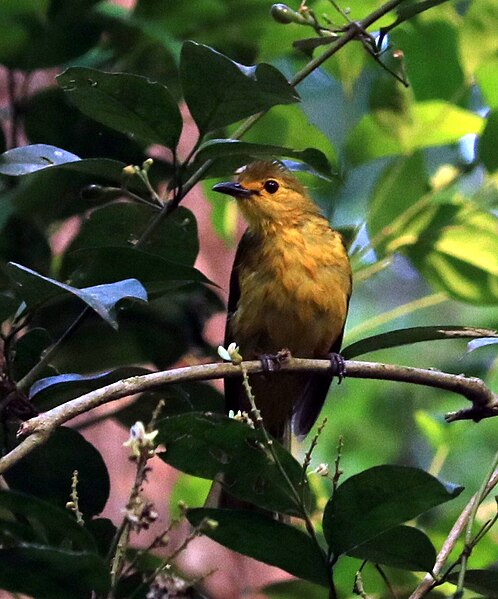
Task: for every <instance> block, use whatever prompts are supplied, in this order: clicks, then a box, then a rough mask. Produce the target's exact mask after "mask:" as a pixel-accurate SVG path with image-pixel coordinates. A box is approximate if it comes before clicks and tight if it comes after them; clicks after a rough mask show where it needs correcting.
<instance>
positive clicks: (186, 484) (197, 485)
mask: <svg viewBox="0 0 498 599" xmlns="http://www.w3.org/2000/svg"><path fill="white" fill-rule="evenodd" d="M210 488H211V482H210V481H208V480H206V479H205V478H199V477H197V476H190V475H189V474H185V473H183V472H181V473H180V476H179V477H178V478H177V479H176V482H175V486H174V487H173V490H172V492H171V494H170V496H169V514H170V518H180V517H181V516H182V509H181V508H180V507H179V502H180V501H181V502H182V503H183V504H184V505H188V506H196V505H203V504H204V501H205V500H206V497H207V495H208V493H209V489H210Z"/></svg>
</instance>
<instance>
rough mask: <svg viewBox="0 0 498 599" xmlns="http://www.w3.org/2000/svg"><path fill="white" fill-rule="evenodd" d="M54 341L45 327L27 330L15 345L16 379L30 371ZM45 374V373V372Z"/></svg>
mask: <svg viewBox="0 0 498 599" xmlns="http://www.w3.org/2000/svg"><path fill="white" fill-rule="evenodd" d="M52 342H53V340H52V338H51V337H50V335H49V334H48V332H47V331H46V330H45V329H41V328H38V327H36V328H34V329H30V330H29V331H27V333H26V334H25V335H23V336H22V337H20V338H19V339H18V340H17V341H16V343H15V345H14V351H15V353H14V364H13V366H14V377H15V380H16V381H19V380H20V379H22V377H23V376H24V375H25V374H26V373H28V372H29V371H30V370H31V369H32V368H33V367H34V366H35V365H36V364H38V362H39V360H40V356H41V354H42V352H43V350H45V349H46V348H47V347H48V346H49V345H51V344H52ZM43 374H45V373H43Z"/></svg>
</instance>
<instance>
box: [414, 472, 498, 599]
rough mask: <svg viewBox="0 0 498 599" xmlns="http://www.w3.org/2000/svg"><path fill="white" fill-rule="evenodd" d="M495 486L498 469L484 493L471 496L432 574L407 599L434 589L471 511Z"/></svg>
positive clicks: (443, 547)
mask: <svg viewBox="0 0 498 599" xmlns="http://www.w3.org/2000/svg"><path fill="white" fill-rule="evenodd" d="M496 485H498V468H497V469H495V471H494V472H493V473H492V475H491V476H490V477H489V480H488V482H487V484H486V485H485V487H484V492H483V493H482V492H481V490H480V491H479V492H478V493H476V494H475V495H473V496H472V498H471V499H470V501H469V502H468V503H467V505H466V506H465V507H464V509H463V510H462V512H461V513H460V516H459V517H458V519H457V521H456V522H455V524H454V525H453V528H452V529H451V531H450V533H449V535H448V536H447V537H446V540H445V542H444V543H443V546H442V547H441V550H440V552H439V553H438V556H437V558H436V563H435V564H434V568H433V569H432V573H431V574H427V575H426V576H425V578H424V579H423V580H422V581H421V582H420V584H419V585H418V587H417V588H416V589H415V590H414V591H413V593H412V594H411V595H410V597H409V598H408V599H422V598H423V597H425V596H426V595H427V593H429V592H430V591H431V590H432V589H433V588H434V586H436V585H437V583H438V577H439V575H440V574H441V572H442V571H443V568H444V566H445V564H446V560H447V559H448V557H449V555H450V553H451V552H452V551H453V548H454V547H455V545H456V544H457V542H458V540H459V538H460V536H461V534H462V532H463V531H464V529H465V527H466V526H467V523H468V522H469V519H470V517H471V514H472V511H473V510H474V506H475V505H476V504H477V505H478V504H479V502H480V501H482V500H483V499H484V498H485V497H487V496H488V495H489V493H490V492H491V491H492V490H493V489H494V488H495V487H496Z"/></svg>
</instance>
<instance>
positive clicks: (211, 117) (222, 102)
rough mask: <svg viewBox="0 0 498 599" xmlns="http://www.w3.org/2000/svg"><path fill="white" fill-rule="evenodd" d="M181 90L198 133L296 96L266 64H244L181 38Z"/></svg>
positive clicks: (294, 98) (295, 100)
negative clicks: (183, 40)
mask: <svg viewBox="0 0 498 599" xmlns="http://www.w3.org/2000/svg"><path fill="white" fill-rule="evenodd" d="M180 76H181V81H182V87H183V93H184V95H185V100H186V102H187V105H188V107H189V110H190V113H191V114H192V116H193V118H194V120H195V122H196V124H197V127H198V128H199V131H200V134H201V136H203V135H205V134H206V133H207V132H208V131H212V130H213V129H217V128H219V127H225V126H226V125H230V124H231V123H235V122H236V121H239V120H240V119H243V118H244V117H248V116H250V115H252V114H255V113H257V112H260V111H264V110H267V109H268V108H271V107H272V106H275V105H276V104H291V103H293V102H297V101H298V99H299V97H298V95H297V93H296V91H295V90H294V88H293V87H292V86H291V85H289V83H288V82H287V79H285V77H284V76H283V75H282V73H280V72H279V71H277V69H275V68H274V67H272V66H270V65H268V64H259V65H255V66H250V67H247V66H244V65H241V64H238V63H236V62H234V61H233V60H230V59H229V58H227V57H226V56H224V55H223V54H220V53H219V52H216V50H213V49H212V48H210V47H209V46H204V45H203V44H197V43H195V42H191V41H188V42H185V43H184V44H183V47H182V52H181V57H180Z"/></svg>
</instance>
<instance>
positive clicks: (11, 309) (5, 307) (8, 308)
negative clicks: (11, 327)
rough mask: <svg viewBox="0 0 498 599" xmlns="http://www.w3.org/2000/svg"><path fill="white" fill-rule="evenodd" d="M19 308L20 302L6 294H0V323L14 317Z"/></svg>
mask: <svg viewBox="0 0 498 599" xmlns="http://www.w3.org/2000/svg"><path fill="white" fill-rule="evenodd" d="M18 308H19V300H17V299H16V298H15V297H10V296H9V295H6V294H5V293H0V323H2V322H4V320H7V318H9V317H11V316H13V315H14V314H15V313H16V311H17V309H18Z"/></svg>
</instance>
